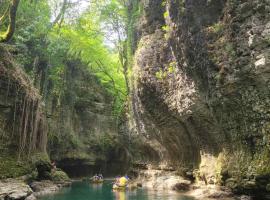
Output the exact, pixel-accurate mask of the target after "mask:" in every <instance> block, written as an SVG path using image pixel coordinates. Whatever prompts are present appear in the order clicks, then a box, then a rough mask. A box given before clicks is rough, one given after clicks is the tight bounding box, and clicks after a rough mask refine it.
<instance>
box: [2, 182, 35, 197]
mask: <svg viewBox="0 0 270 200" xmlns="http://www.w3.org/2000/svg"><path fill="white" fill-rule="evenodd" d="M32 193H33V191H32V189H31V188H30V187H29V186H28V185H27V184H25V183H24V182H22V181H18V180H6V181H5V182H1V183H0V199H8V200H20V199H25V198H26V197H28V196H30V195H31V194H32Z"/></svg>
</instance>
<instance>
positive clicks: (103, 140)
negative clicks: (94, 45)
mask: <svg viewBox="0 0 270 200" xmlns="http://www.w3.org/2000/svg"><path fill="white" fill-rule="evenodd" d="M62 78H63V80H62V83H63V85H62V87H61V91H62V92H61V95H60V96H56V95H54V93H53V88H54V87H53V84H54V83H53V82H51V83H50V82H49V83H48V84H49V85H50V84H51V85H52V87H51V89H50V88H49V90H48V95H47V96H48V99H47V100H46V101H47V106H46V107H47V113H48V116H49V120H48V122H49V145H48V151H49V154H50V156H51V159H53V160H56V162H57V165H58V166H59V167H61V168H62V169H64V170H65V171H66V172H67V173H68V174H69V175H71V176H86V175H88V176H89V175H92V174H95V173H99V172H102V173H104V174H105V175H112V174H113V175H115V174H118V173H120V172H121V171H122V170H124V169H125V168H126V167H127V164H128V161H129V160H128V159H129V158H128V152H127V150H126V149H125V148H124V146H123V145H122V144H120V142H119V138H118V130H117V120H116V117H114V116H113V98H114V97H113V96H112V95H111V94H110V93H109V92H108V91H107V90H106V89H105V88H104V87H103V86H102V85H101V83H100V82H99V80H98V79H97V78H96V77H95V76H93V75H92V74H91V72H90V71H89V70H88V69H87V67H86V66H85V65H84V64H82V63H81V62H79V61H72V60H71V61H67V63H66V66H65V72H64V74H63V77H62Z"/></svg>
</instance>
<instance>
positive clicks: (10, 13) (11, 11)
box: [0, 0, 20, 42]
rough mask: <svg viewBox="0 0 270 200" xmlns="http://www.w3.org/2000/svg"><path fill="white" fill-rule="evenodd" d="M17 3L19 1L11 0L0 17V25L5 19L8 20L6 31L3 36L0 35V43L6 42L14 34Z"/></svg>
mask: <svg viewBox="0 0 270 200" xmlns="http://www.w3.org/2000/svg"><path fill="white" fill-rule="evenodd" d="M19 3H20V0H11V1H10V3H9V4H8V7H7V9H6V11H5V12H4V14H3V15H2V16H1V17H0V23H1V22H3V21H4V20H5V19H6V18H7V17H8V18H9V23H8V26H7V30H6V31H5V32H4V33H3V34H0V42H8V41H9V40H10V39H11V38H12V36H13V34H14V32H15V26H16V14H17V8H18V6H19Z"/></svg>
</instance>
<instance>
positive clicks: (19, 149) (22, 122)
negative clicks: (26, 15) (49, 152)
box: [0, 45, 47, 178]
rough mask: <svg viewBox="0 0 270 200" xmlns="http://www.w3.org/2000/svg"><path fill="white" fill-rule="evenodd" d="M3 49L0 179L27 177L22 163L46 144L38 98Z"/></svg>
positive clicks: (0, 52)
mask: <svg viewBox="0 0 270 200" xmlns="http://www.w3.org/2000/svg"><path fill="white" fill-rule="evenodd" d="M7 49H8V47H6V46H4V45H0V135H1V138H0V150H1V152H0V162H1V165H0V171H1V175H0V178H9V177H14V176H21V175H24V174H25V173H29V170H31V169H30V166H29V163H31V162H30V161H29V162H26V160H29V158H30V157H33V156H34V155H35V154H36V153H38V154H42V153H45V152H46V144H47V123H46V117H45V115H44V105H43V104H42V100H41V96H40V95H39V92H38V90H37V89H35V87H34V86H33V84H32V82H31V81H30V79H29V77H28V76H27V75H26V73H25V72H24V71H23V70H22V68H21V66H18V65H17V64H16V63H15V61H14V58H13V56H12V54H11V53H10V51H9V50H7ZM17 161H19V162H17Z"/></svg>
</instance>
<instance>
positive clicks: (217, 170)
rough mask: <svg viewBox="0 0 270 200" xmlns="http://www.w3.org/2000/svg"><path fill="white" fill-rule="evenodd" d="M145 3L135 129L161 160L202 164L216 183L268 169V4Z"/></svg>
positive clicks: (135, 92)
mask: <svg viewBox="0 0 270 200" xmlns="http://www.w3.org/2000/svg"><path fill="white" fill-rule="evenodd" d="M140 4H141V5H142V7H143V11H142V14H141V17H140V18H139V20H137V26H136V31H135V32H136V34H135V35H136V38H137V47H136V49H137V50H136V53H135V54H134V65H133V71H134V74H135V75H134V77H133V79H134V80H132V82H133V91H132V95H131V98H132V108H133V112H132V113H133V116H134V118H135V120H134V121H135V123H136V130H137V132H139V133H140V135H142V136H144V138H146V140H147V142H148V143H150V144H151V143H154V144H156V145H155V147H154V148H155V149H156V151H157V152H158V153H159V155H160V157H161V158H163V160H167V161H169V163H171V164H173V165H174V166H178V167H179V168H182V169H183V168H193V169H194V168H200V173H205V175H206V176H207V179H208V180H211V179H213V181H211V182H222V183H224V181H226V179H228V178H231V177H233V178H234V180H233V182H234V183H233V184H235V185H234V186H235V187H238V186H239V184H238V186H236V185H237V184H236V182H237V183H239V182H241V181H242V180H243V179H245V178H246V180H248V181H251V182H252V181H255V180H254V176H256V174H257V175H258V174H269V173H270V169H269V167H268V166H269V161H270V160H269V151H270V150H269V130H270V129H269V128H270V127H269V123H270V119H269V117H270V116H269V106H270V105H269V103H270V99H269V98H270V95H269V91H270V90H269V87H270V85H269V78H270V76H269V70H270V68H269V45H270V43H269V37H270V35H269V14H268V13H269V9H270V7H269V1H251V0H250V1H233V0H228V1H223V0H218V1H207V0H200V1H193V0H186V1H182V0H168V1H161V0H157V1H154V0H147V1H146V0H145V1H144V0H142V1H140ZM134 113H135V114H134ZM207 159H208V160H209V159H210V160H211V159H213V160H215V161H214V164H213V165H210V163H212V162H209V163H208V162H207ZM208 165H209V166H208ZM265 179H266V182H270V180H268V179H267V178H265ZM255 182H256V186H254V188H258V187H259V188H261V189H263V190H265V187H266V185H267V184H266V183H264V184H263V185H260V183H259V181H258V180H257V181H255ZM254 188H253V189H254Z"/></svg>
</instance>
